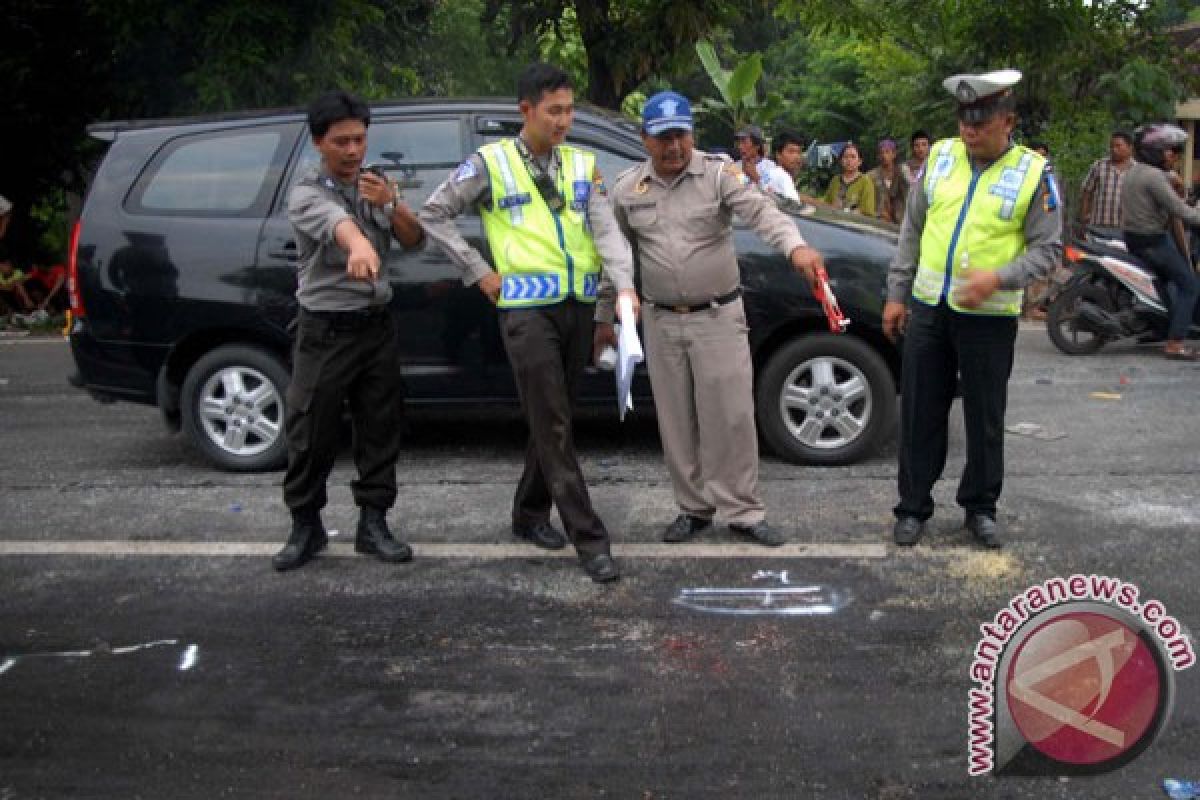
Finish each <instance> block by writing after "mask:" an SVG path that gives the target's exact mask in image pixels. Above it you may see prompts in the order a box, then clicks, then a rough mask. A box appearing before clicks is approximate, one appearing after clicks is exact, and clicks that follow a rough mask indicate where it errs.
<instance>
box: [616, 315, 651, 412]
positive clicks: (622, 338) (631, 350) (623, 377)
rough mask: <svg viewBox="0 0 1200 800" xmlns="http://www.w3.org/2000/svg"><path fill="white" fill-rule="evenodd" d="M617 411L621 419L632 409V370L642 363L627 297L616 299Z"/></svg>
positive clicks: (639, 346) (638, 341)
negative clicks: (618, 321)
mask: <svg viewBox="0 0 1200 800" xmlns="http://www.w3.org/2000/svg"><path fill="white" fill-rule="evenodd" d="M617 319H618V320H620V323H619V324H618V325H617V368H616V370H615V371H614V372H615V375H616V379H617V413H618V414H619V415H620V417H621V420H622V421H624V419H625V412H626V411H632V410H633V372H634V369H635V368H636V367H637V365H638V364H640V363H642V359H643V357H644V356H643V353H642V342H641V340H640V339H638V334H637V318H636V317H635V316H634V314H633V302H632V301H631V300H630V299H629V298H628V297H621V298H618V299H617Z"/></svg>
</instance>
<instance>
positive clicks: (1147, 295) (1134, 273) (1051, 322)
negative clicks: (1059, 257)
mask: <svg viewBox="0 0 1200 800" xmlns="http://www.w3.org/2000/svg"><path fill="white" fill-rule="evenodd" d="M1063 256H1064V260H1065V261H1066V263H1067V264H1068V266H1069V267H1070V268H1071V273H1072V274H1071V277H1070V278H1069V279H1068V280H1067V282H1066V284H1065V285H1064V286H1063V287H1062V289H1061V290H1060V291H1059V292H1058V293H1057V294H1056V296H1055V297H1054V299H1053V300H1052V301H1051V302H1050V306H1049V308H1048V309H1047V312H1046V331H1047V333H1049V334H1050V341H1052V342H1054V346H1055V347H1057V348H1058V349H1059V350H1061V351H1062V352H1064V353H1066V354H1067V355H1072V356H1080V355H1090V354H1092V353H1096V352H1098V351H1099V350H1100V348H1102V347H1104V345H1106V344H1108V343H1110V342H1115V341H1117V340H1119V339H1128V338H1132V337H1137V338H1138V340H1139V341H1141V342H1144V343H1146V342H1161V341H1163V340H1165V339H1166V333H1167V304H1166V302H1165V300H1164V299H1163V298H1165V297H1166V296H1167V295H1166V292H1165V291H1164V290H1165V286H1164V285H1163V282H1162V281H1161V280H1159V278H1158V277H1157V276H1156V275H1155V273H1154V271H1153V270H1151V269H1150V267H1149V266H1148V265H1146V264H1145V263H1144V262H1143V261H1141V260H1140V259H1138V258H1136V257H1135V256H1133V255H1131V254H1130V253H1129V251H1128V249H1126V247H1125V243H1124V242H1123V241H1121V240H1120V239H1111V238H1106V237H1104V236H1100V235H1097V234H1094V233H1090V232H1089V233H1088V234H1087V235H1086V236H1085V237H1084V238H1083V240H1082V241H1078V242H1075V243H1074V244H1070V245H1067V246H1066V247H1065V248H1063ZM1188 335H1189V337H1197V336H1200V303H1198V304H1197V312H1196V314H1195V315H1194V316H1193V320H1192V327H1191V330H1190V331H1189V334H1188Z"/></svg>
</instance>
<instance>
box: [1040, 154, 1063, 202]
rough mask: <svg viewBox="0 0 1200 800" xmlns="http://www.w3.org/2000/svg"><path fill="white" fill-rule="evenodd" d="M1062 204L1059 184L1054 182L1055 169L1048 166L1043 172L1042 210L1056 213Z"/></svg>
mask: <svg viewBox="0 0 1200 800" xmlns="http://www.w3.org/2000/svg"><path fill="white" fill-rule="evenodd" d="M1061 204H1062V198H1061V196H1060V195H1059V193H1058V182H1057V181H1055V180H1054V169H1053V168H1052V167H1051V166H1050V165H1049V164H1047V165H1046V169H1045V171H1044V172H1042V208H1043V209H1045V210H1046V211H1054V210H1055V209H1056V208H1058V207H1059V205H1061Z"/></svg>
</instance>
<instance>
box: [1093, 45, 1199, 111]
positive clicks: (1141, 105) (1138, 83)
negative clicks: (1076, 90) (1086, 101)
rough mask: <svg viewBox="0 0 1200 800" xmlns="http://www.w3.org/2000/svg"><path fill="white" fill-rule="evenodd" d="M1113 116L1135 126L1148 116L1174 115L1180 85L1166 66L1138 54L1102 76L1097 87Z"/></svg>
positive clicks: (1178, 98)
mask: <svg viewBox="0 0 1200 800" xmlns="http://www.w3.org/2000/svg"><path fill="white" fill-rule="evenodd" d="M1096 88H1097V89H1098V90H1099V92H1100V95H1101V97H1103V99H1104V101H1105V104H1106V106H1107V107H1108V110H1109V113H1110V115H1111V118H1112V119H1113V120H1114V121H1116V122H1117V123H1118V124H1120V125H1125V126H1127V127H1132V126H1134V125H1137V124H1140V123H1142V122H1146V121H1148V120H1159V119H1171V118H1173V117H1174V116H1175V104H1176V103H1177V102H1179V100H1180V99H1182V98H1181V96H1180V87H1179V85H1178V84H1177V83H1176V82H1175V81H1174V80H1173V78H1172V77H1171V73H1170V72H1169V71H1168V70H1167V69H1166V68H1165V67H1163V66H1161V65H1158V64H1152V63H1149V62H1148V61H1146V60H1145V59H1143V58H1134V59H1131V60H1130V61H1129V62H1128V63H1126V64H1125V65H1124V66H1123V67H1121V69H1120V70H1118V71H1117V72H1111V73H1108V74H1106V75H1103V76H1101V78H1100V80H1099V81H1097V87H1096Z"/></svg>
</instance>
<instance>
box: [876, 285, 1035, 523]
mask: <svg viewBox="0 0 1200 800" xmlns="http://www.w3.org/2000/svg"><path fill="white" fill-rule="evenodd" d="M912 306H913V310H912V317H911V318H910V320H909V322H908V327H907V329H906V330H905V333H904V362H903V378H902V380H901V384H902V389H901V416H900V458H899V461H900V473H899V489H900V503H899V504H898V505H897V506H896V508H895V513H896V515H897V516H912V517H917V518H919V519H922V520H926V519H929V517H931V516H932V515H933V495H932V491H933V485H934V483H936V482H937V480H938V478H940V477H941V475H942V470H943V468H945V466H946V438H947V423H948V420H949V415H950V406H951V405H952V404H953V402H954V393H955V388H956V385H957V384H958V380H957V377H958V375H961V376H962V401H963V402H962V405H963V422H964V424H965V427H966V432H967V463H966V466H965V467H964V468H963V474H962V479H961V480H960V481H959V484H958V496H957V500H958V504H959V505H960V506H962V507H963V508H964V509H966V511H967V512H968V513H978V514H985V515H987V516H990V517H992V518H995V515H996V501H997V500H998V499H999V497H1000V490H1001V488H1002V487H1003V484H1004V412H1005V407H1006V405H1007V402H1008V379H1009V376H1010V375H1011V374H1012V366H1013V353H1014V350H1015V345H1016V339H1017V320H1016V318H1015V317H1000V316H985V315H982V314H960V313H958V312H956V311H954V310H952V309H951V308H949V307H948V306H947V305H946V303H945V302H944V301H943V302H942V303H941V304H940V305H938V306H937V307H936V308H934V307H931V306H928V305H925V304H924V303H920V302H916V301H914V302H913V303H912Z"/></svg>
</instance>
